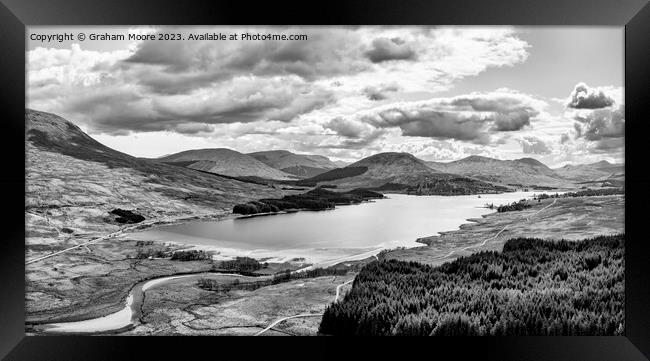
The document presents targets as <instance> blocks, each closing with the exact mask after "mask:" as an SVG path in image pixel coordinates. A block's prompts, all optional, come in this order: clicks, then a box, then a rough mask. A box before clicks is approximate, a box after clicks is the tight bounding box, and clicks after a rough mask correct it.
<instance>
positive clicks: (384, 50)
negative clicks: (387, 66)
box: [365, 38, 416, 63]
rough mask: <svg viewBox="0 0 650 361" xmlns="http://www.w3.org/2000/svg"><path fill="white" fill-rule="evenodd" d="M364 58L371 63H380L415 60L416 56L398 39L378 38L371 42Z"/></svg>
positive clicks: (408, 45) (409, 46)
mask: <svg viewBox="0 0 650 361" xmlns="http://www.w3.org/2000/svg"><path fill="white" fill-rule="evenodd" d="M365 54H366V56H367V57H368V59H370V61H372V62H373V63H381V62H383V61H389V60H415V58H416V54H415V51H413V49H411V45H410V44H407V43H406V42H405V41H404V40H403V39H400V38H392V39H387V38H378V39H375V40H373V42H372V48H371V49H370V50H368V51H367V52H366V53H365Z"/></svg>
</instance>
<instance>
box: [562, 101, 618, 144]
mask: <svg viewBox="0 0 650 361" xmlns="http://www.w3.org/2000/svg"><path fill="white" fill-rule="evenodd" d="M574 119H575V120H576V121H577V122H576V123H575V129H576V131H577V133H578V137H583V138H585V139H587V140H590V141H600V140H603V139H605V138H622V137H624V136H625V106H624V105H619V106H618V108H615V109H597V110H594V111H591V112H587V113H584V114H576V115H575V118H574Z"/></svg>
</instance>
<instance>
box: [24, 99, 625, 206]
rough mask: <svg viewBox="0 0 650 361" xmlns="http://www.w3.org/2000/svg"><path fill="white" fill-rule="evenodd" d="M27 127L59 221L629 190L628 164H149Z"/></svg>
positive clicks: (245, 159) (376, 158)
mask: <svg viewBox="0 0 650 361" xmlns="http://www.w3.org/2000/svg"><path fill="white" fill-rule="evenodd" d="M25 122H26V128H25V129H26V152H27V168H26V169H27V172H26V177H27V188H28V192H29V193H28V197H27V207H28V208H30V207H32V208H39V209H43V207H50V208H49V209H59V211H58V212H60V213H61V214H69V213H70V212H77V213H79V214H84V217H91V218H92V217H97V214H98V213H97V209H100V208H101V209H104V208H106V209H108V208H110V207H113V208H118V207H119V206H122V207H123V208H124V207H128V206H131V207H140V208H143V209H147V211H145V213H146V212H149V213H152V212H153V213H155V214H178V213H183V212H192V213H196V210H197V209H200V210H203V211H206V212H208V211H214V210H215V209H228V208H230V207H231V206H232V205H234V204H237V203H241V202H243V201H247V200H251V199H259V198H265V197H276V196H279V195H280V194H281V193H280V191H279V190H278V187H277V185H302V186H308V187H311V186H318V185H325V186H329V187H335V188H337V189H339V190H347V189H354V188H369V189H375V190H378V191H400V192H406V193H412V194H474V193H486V192H500V191H505V190H512V189H520V188H535V187H554V188H555V187H561V188H564V187H566V188H579V187H583V186H623V185H624V177H625V172H624V166H623V165H622V164H611V163H608V162H605V161H601V162H597V163H592V164H582V165H566V166H563V167H559V168H556V169H551V168H549V167H547V166H546V165H544V164H543V163H541V162H539V161H537V160H535V159H532V158H522V159H515V160H498V159H492V158H488V157H481V156H470V157H467V158H463V159H460V160H457V161H452V162H431V161H423V160H421V159H419V158H417V157H415V156H413V155H412V154H409V153H394V152H389V153H379V154H375V155H372V156H369V157H366V158H364V159H361V160H359V161H357V162H354V163H352V164H349V165H345V166H341V164H337V163H335V162H333V161H332V160H330V159H328V158H326V157H324V156H320V155H313V154H296V153H292V152H289V151H286V150H273V151H261V152H254V153H249V154H244V153H240V152H237V151H235V150H231V149H225V148H214V149H199V150H189V151H184V152H180V153H176V154H171V155H167V156H164V157H161V158H157V159H143V158H136V157H133V156H130V155H128V154H125V153H122V152H119V151H116V150H114V149H111V148H109V147H106V146H105V145H103V144H101V143H99V142H97V141H96V140H94V139H93V138H92V137H90V136H89V135H87V134H85V133H84V132H83V131H82V130H81V129H79V127H77V126H76V125H74V124H73V123H71V122H69V121H67V120H65V119H63V118H61V117H59V116H56V115H54V114H50V113H44V112H39V111H33V110H26V112H25ZM251 178H254V179H262V180H265V182H255V181H253V180H251ZM91 200H92V201H91ZM95 203H96V204H95ZM92 204H94V205H92ZM87 206H88V207H90V208H85V207H87ZM93 207H94V208H93ZM64 208H65V211H63V209H64ZM91 208H92V210H91ZM145 216H146V214H145Z"/></svg>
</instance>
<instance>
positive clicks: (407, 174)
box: [305, 152, 507, 195]
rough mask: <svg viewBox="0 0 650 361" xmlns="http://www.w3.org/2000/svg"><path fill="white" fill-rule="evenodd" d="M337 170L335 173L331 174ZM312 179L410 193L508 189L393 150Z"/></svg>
mask: <svg viewBox="0 0 650 361" xmlns="http://www.w3.org/2000/svg"><path fill="white" fill-rule="evenodd" d="M334 173H336V176H335V177H330V176H329V175H330V174H334ZM312 180H315V181H318V182H321V183H322V184H332V185H336V186H337V187H338V188H342V189H352V188H374V189H376V190H379V191H400V192H406V193H409V194H443V195H452V194H476V193H495V192H503V191H506V190H507V189H506V188H504V187H499V186H495V185H492V184H489V183H486V182H483V181H480V180H477V179H472V178H468V177H463V176H459V175H455V174H449V173H444V172H441V171H438V170H435V169H432V168H430V167H428V166H427V165H426V164H425V163H424V162H423V161H422V160H420V159H418V158H416V157H415V156H413V155H412V154H409V153H393V152H389V153H379V154H375V155H372V156H370V157H367V158H364V159H362V160H360V161H358V162H355V163H352V164H350V165H348V166H347V167H344V168H339V169H335V170H332V171H330V172H327V173H324V174H321V175H319V176H317V177H314V178H313V179H312ZM305 181H306V182H308V181H310V180H309V179H307V180H305Z"/></svg>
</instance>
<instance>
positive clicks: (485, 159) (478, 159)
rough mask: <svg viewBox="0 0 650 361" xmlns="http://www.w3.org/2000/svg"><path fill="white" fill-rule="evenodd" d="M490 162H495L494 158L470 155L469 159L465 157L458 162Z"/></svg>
mask: <svg viewBox="0 0 650 361" xmlns="http://www.w3.org/2000/svg"><path fill="white" fill-rule="evenodd" d="M491 160H495V159H494V158H489V157H484V156H482V155H475V154H474V155H470V156H469V157H465V158H463V159H461V160H459V161H466V162H488V161H491Z"/></svg>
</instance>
